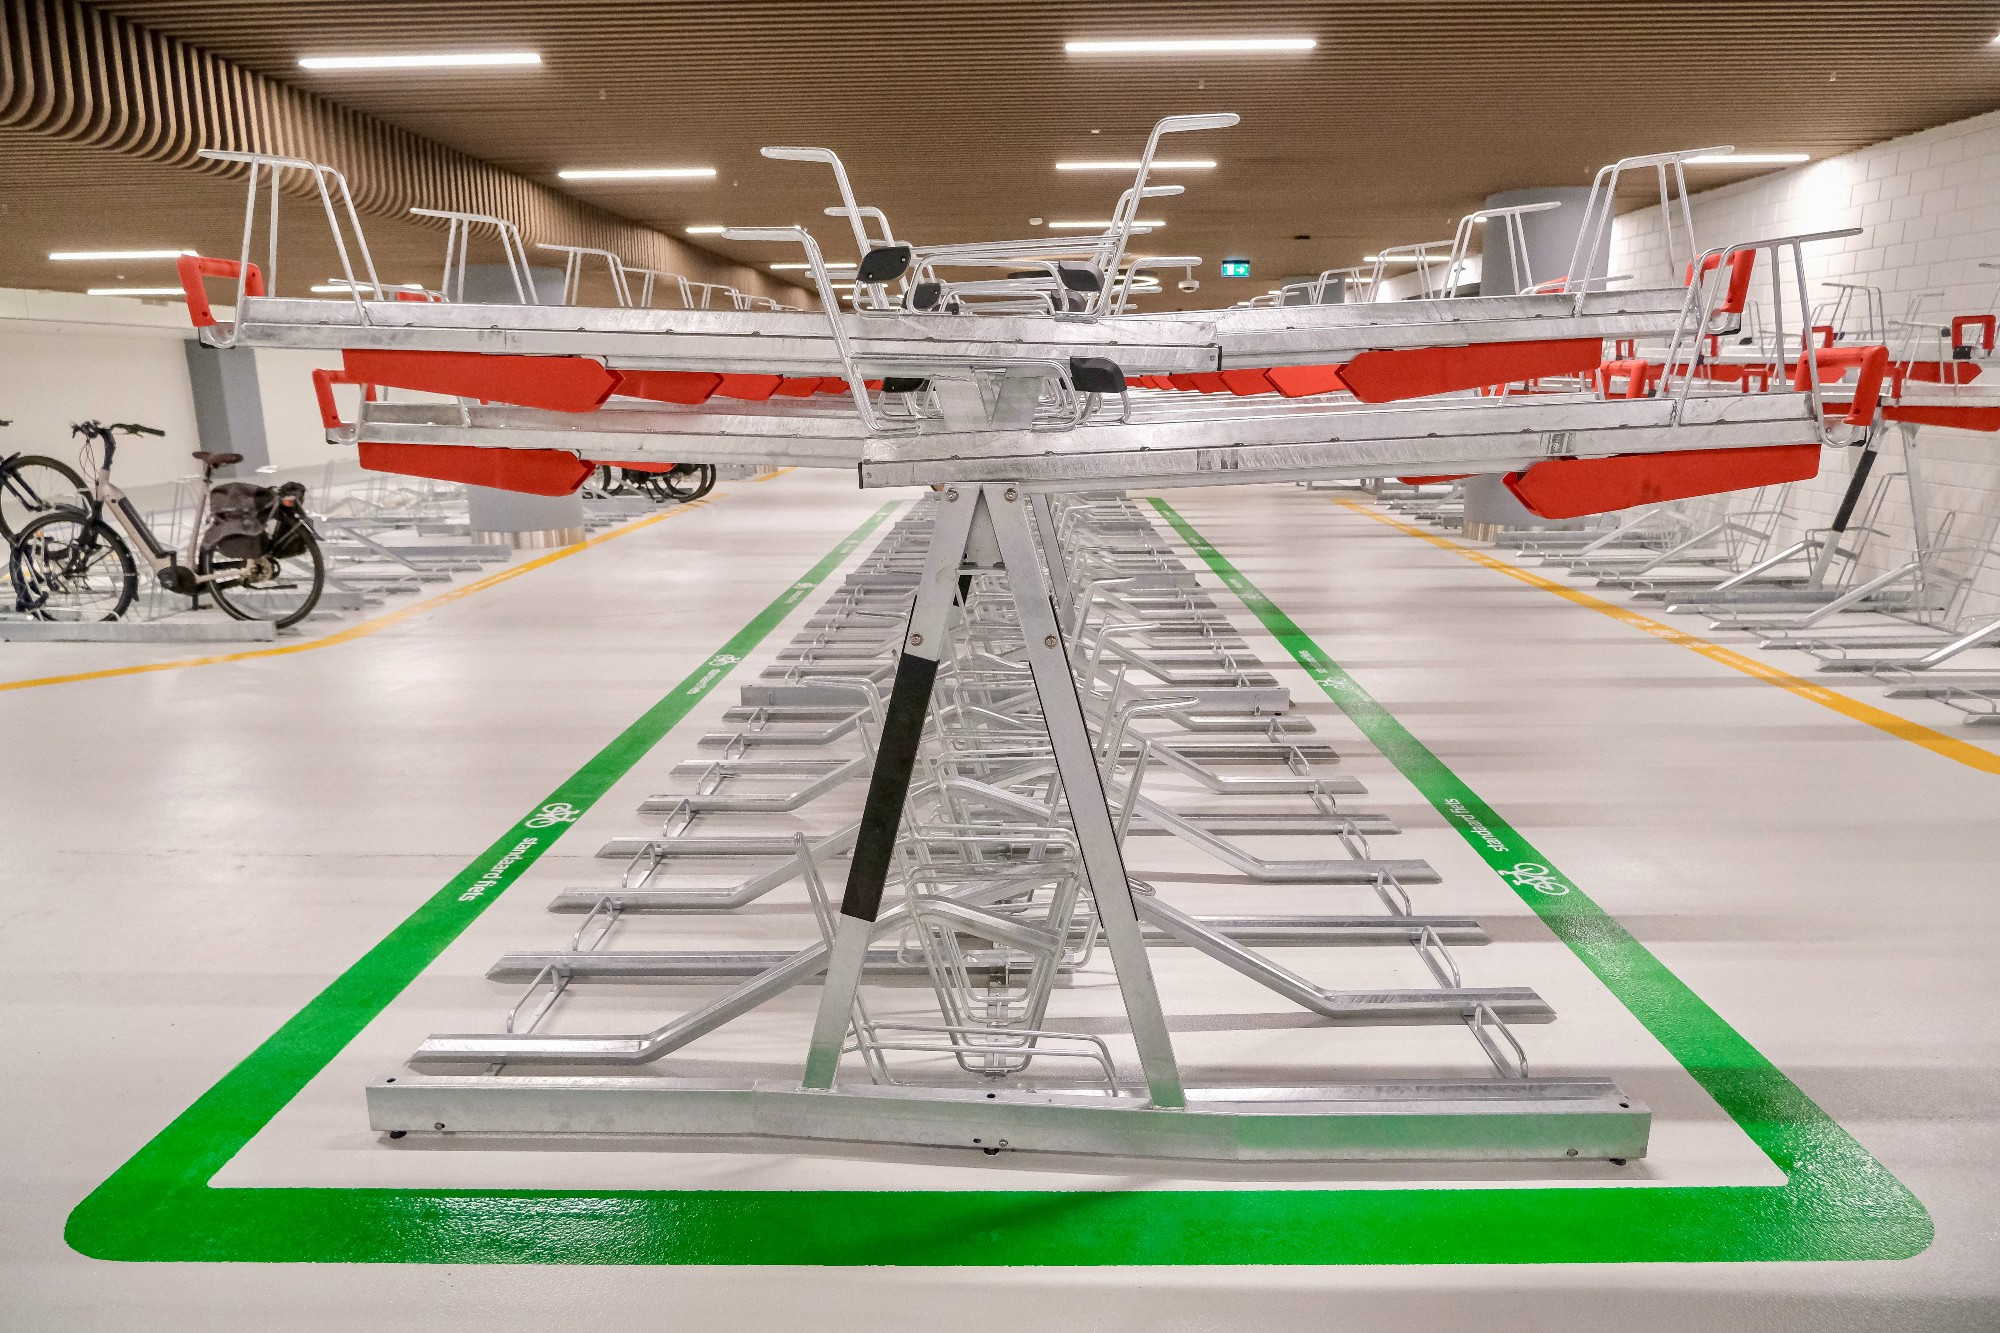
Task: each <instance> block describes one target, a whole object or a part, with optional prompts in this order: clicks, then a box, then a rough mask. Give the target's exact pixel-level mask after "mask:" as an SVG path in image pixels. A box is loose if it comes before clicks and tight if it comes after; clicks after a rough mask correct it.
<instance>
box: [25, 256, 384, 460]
mask: <svg viewBox="0 0 2000 1333" xmlns="http://www.w3.org/2000/svg"><path fill="white" fill-rule="evenodd" d="M219 313H220V314H221V315H222V317H223V318H225V319H226V318H228V311H227V310H223V311H221V312H219ZM193 337H194V330H193V329H192V328H191V327H190V326H189V324H188V318H187V308H186V306H184V305H182V304H181V303H180V302H179V301H174V302H171V303H169V302H152V301H138V300H133V299H131V298H129V297H116V296H79V295H76V294H74V293H69V292H28V291H15V290H7V289H0V419H12V420H13V422H14V424H13V425H12V426H11V427H9V428H7V429H5V430H0V453H16V452H19V453H44V454H52V455H54V456H55V457H58V458H62V459H65V460H74V459H75V457H76V452H77V441H75V440H73V439H72V438H71V437H70V433H69V428H70V424H71V423H72V422H76V421H83V420H87V419H91V418H95V419H97V420H99V421H137V422H142V423H144V424H146V425H148V426H156V427H158V428H160V429H161V430H164V431H166V432H167V436H166V438H165V439H162V440H155V439H150V438H140V439H136V440H133V441H131V442H129V443H127V444H123V445H121V446H120V449H119V453H118V461H117V465H116V470H115V474H114V475H115V476H116V477H117V479H118V484H119V485H120V486H122V487H124V488H125V489H126V490H128V491H132V492H134V493H135V494H138V495H141V496H142V498H143V497H144V495H145V493H146V491H147V490H148V489H149V488H153V487H157V486H159V485H161V484H162V483H169V482H172V481H175V480H177V479H179V478H181V477H185V476H189V475H191V474H193V473H195V472H196V471H198V470H199V469H198V467H197V465H196V464H195V463H194V461H193V460H192V459H191V458H189V457H188V455H189V454H190V453H191V452H192V451H193V450H195V449H198V448H200V447H201V442H200V436H199V434H198V432H197V431H196V428H195V415H194V395H193V392H192V391H191V390H190V388H189V387H188V374H187V360H186V353H185V352H184V350H183V348H182V344H183V343H185V342H187V341H188V340H190V339H192V338H193ZM256 356H257V371H258V389H259V393H260V395H261V397H262V399H263V407H264V430H265V434H266V436H267V437H268V440H269V444H270V450H271V461H272V462H273V463H274V464H276V465H277V466H278V467H279V468H281V469H288V470H289V469H305V468H317V467H321V466H323V465H324V464H325V463H326V462H327V461H328V460H329V459H340V460H343V461H350V462H351V461H352V460H353V458H354V455H355V451H354V450H353V449H352V448H345V449H335V448H333V447H331V446H329V445H328V444H327V443H326V440H325V435H324V432H323V430H322V428H321V426H320V419H319V408H318V406H317V405H316V402H315V399H314V397H313V391H312V371H313V369H314V368H315V367H318V366H329V367H331V366H338V365H339V364H340V354H339V353H337V352H296V351H269V350H265V351H259V352H258V353H257V354H256ZM350 396H351V391H350ZM347 410H350V411H351V410H352V409H351V408H349V409H347ZM307 480H308V481H310V477H308V478H307Z"/></svg>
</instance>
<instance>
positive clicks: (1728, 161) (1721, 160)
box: [1681, 153, 1812, 167]
mask: <svg viewBox="0 0 2000 1333" xmlns="http://www.w3.org/2000/svg"><path fill="white" fill-rule="evenodd" d="M1681 161H1683V162H1685V163H1687V164H1688V165H1689V166H1691V167H1763V166H1777V165H1780V164H1782V163H1786V162H1810V161H1812V154H1811V153H1703V154H1702V155H1701V156H1700V157H1684V158H1682V159H1681Z"/></svg>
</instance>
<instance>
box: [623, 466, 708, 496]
mask: <svg viewBox="0 0 2000 1333" xmlns="http://www.w3.org/2000/svg"><path fill="white" fill-rule="evenodd" d="M593 485H594V486H595V487H596V489H597V490H599V491H601V492H602V493H603V494H605V495H631V494H634V493H637V494H639V495H643V496H645V497H646V498H647V499H648V500H651V501H652V502H653V503H654V504H666V503H667V502H668V501H670V500H671V501H673V502H674V503H676V504H686V503H687V502H688V501H690V500H699V499H701V497H702V496H704V495H707V494H708V493H709V492H710V491H712V490H714V489H715V464H713V463H676V464H674V465H673V467H672V468H671V469H669V470H666V471H661V472H654V471H652V470H650V469H646V468H636V467H620V466H619V465H618V464H616V463H600V464H599V465H598V468H597V476H596V477H595V478H593Z"/></svg>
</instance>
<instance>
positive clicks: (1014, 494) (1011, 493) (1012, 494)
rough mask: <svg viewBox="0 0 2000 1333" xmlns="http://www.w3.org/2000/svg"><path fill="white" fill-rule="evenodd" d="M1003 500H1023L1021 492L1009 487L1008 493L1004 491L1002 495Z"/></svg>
mask: <svg viewBox="0 0 2000 1333" xmlns="http://www.w3.org/2000/svg"><path fill="white" fill-rule="evenodd" d="M1002 498H1004V499H1008V500H1018V499H1020V498H1021V493H1020V492H1019V491H1017V490H1015V489H1014V488H1013V487H1012V486H1009V487H1008V488H1007V489H1006V491H1004V492H1003V493H1002Z"/></svg>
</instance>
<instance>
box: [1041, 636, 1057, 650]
mask: <svg viewBox="0 0 2000 1333" xmlns="http://www.w3.org/2000/svg"><path fill="white" fill-rule="evenodd" d="M1042 643H1043V644H1044V645H1045V646H1047V647H1050V648H1053V647H1055V646H1056V636H1055V635H1053V634H1051V635H1049V636H1048V637H1047V638H1045V639H1043V640H1042Z"/></svg>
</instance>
